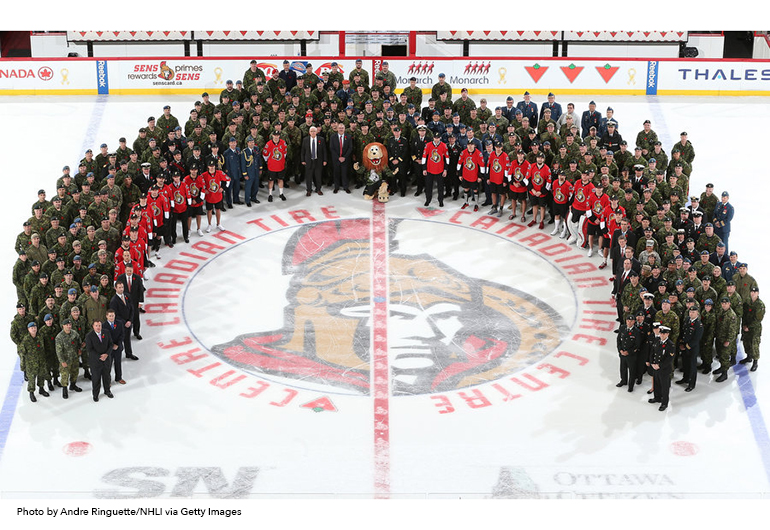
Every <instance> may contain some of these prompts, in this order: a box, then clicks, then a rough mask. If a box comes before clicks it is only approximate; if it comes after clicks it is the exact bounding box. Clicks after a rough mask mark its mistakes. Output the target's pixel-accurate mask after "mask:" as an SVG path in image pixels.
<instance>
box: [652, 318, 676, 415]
mask: <svg viewBox="0 0 770 530" xmlns="http://www.w3.org/2000/svg"><path fill="white" fill-rule="evenodd" d="M659 331H660V341H659V342H657V343H655V344H653V346H652V352H651V354H650V367H651V368H652V370H653V376H652V381H653V392H654V394H653V395H654V396H655V397H653V398H651V399H649V400H647V401H648V402H649V403H660V407H659V408H658V410H660V411H661V412H662V411H664V410H666V409H667V408H668V394H669V391H670V390H671V360H672V359H673V358H674V351H675V350H674V344H673V343H672V342H671V341H670V340H669V338H668V337H669V335H670V334H671V328H670V327H668V326H660V329H659Z"/></svg>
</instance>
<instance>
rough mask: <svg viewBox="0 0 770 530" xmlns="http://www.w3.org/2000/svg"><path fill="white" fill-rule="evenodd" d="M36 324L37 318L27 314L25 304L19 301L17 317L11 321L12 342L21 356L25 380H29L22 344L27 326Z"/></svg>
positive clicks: (21, 366)
mask: <svg viewBox="0 0 770 530" xmlns="http://www.w3.org/2000/svg"><path fill="white" fill-rule="evenodd" d="M30 322H33V323H34V322H35V317H34V316H32V315H28V314H27V310H26V306H25V304H24V303H23V302H21V301H19V303H17V304H16V316H14V317H13V321H11V340H12V341H13V343H14V344H15V345H16V353H17V354H18V356H19V366H20V369H21V371H22V372H24V380H27V379H28V376H27V369H26V360H25V358H24V351H23V350H22V349H21V342H22V341H23V340H24V337H26V336H27V324H29V323H30Z"/></svg>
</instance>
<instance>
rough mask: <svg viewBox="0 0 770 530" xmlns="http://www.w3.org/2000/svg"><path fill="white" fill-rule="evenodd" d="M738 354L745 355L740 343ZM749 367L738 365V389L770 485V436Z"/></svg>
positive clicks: (736, 371) (736, 372)
mask: <svg viewBox="0 0 770 530" xmlns="http://www.w3.org/2000/svg"><path fill="white" fill-rule="evenodd" d="M738 353H743V346H742V345H741V343H740V342H738ZM748 366H749V365H748V364H736V365H735V366H734V367H733V370H734V371H735V374H736V375H737V376H738V388H739V389H740V391H741V398H743V405H744V406H745V407H746V416H748V418H749V423H750V424H751V430H752V432H753V433H754V441H755V442H757V448H758V449H759V454H760V456H761V457H762V463H763V464H764V467H765V475H766V476H767V481H768V483H770V434H768V432H767V425H766V424H765V419H764V417H763V416H762V410H761V409H760V408H759V402H757V396H756V394H755V393H754V385H753V384H752V383H751V378H750V377H749V370H748Z"/></svg>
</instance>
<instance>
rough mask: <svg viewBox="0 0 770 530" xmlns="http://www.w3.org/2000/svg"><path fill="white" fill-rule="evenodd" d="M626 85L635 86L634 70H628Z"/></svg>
mask: <svg viewBox="0 0 770 530" xmlns="http://www.w3.org/2000/svg"><path fill="white" fill-rule="evenodd" d="M628 84H629V85H635V84H636V70H635V69H634V68H629V69H628Z"/></svg>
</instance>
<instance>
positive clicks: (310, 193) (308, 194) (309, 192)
mask: <svg viewBox="0 0 770 530" xmlns="http://www.w3.org/2000/svg"><path fill="white" fill-rule="evenodd" d="M312 194H313V192H312V191H306V192H305V197H310V196H311V195H312ZM249 206H251V205H250V204H249Z"/></svg>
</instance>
